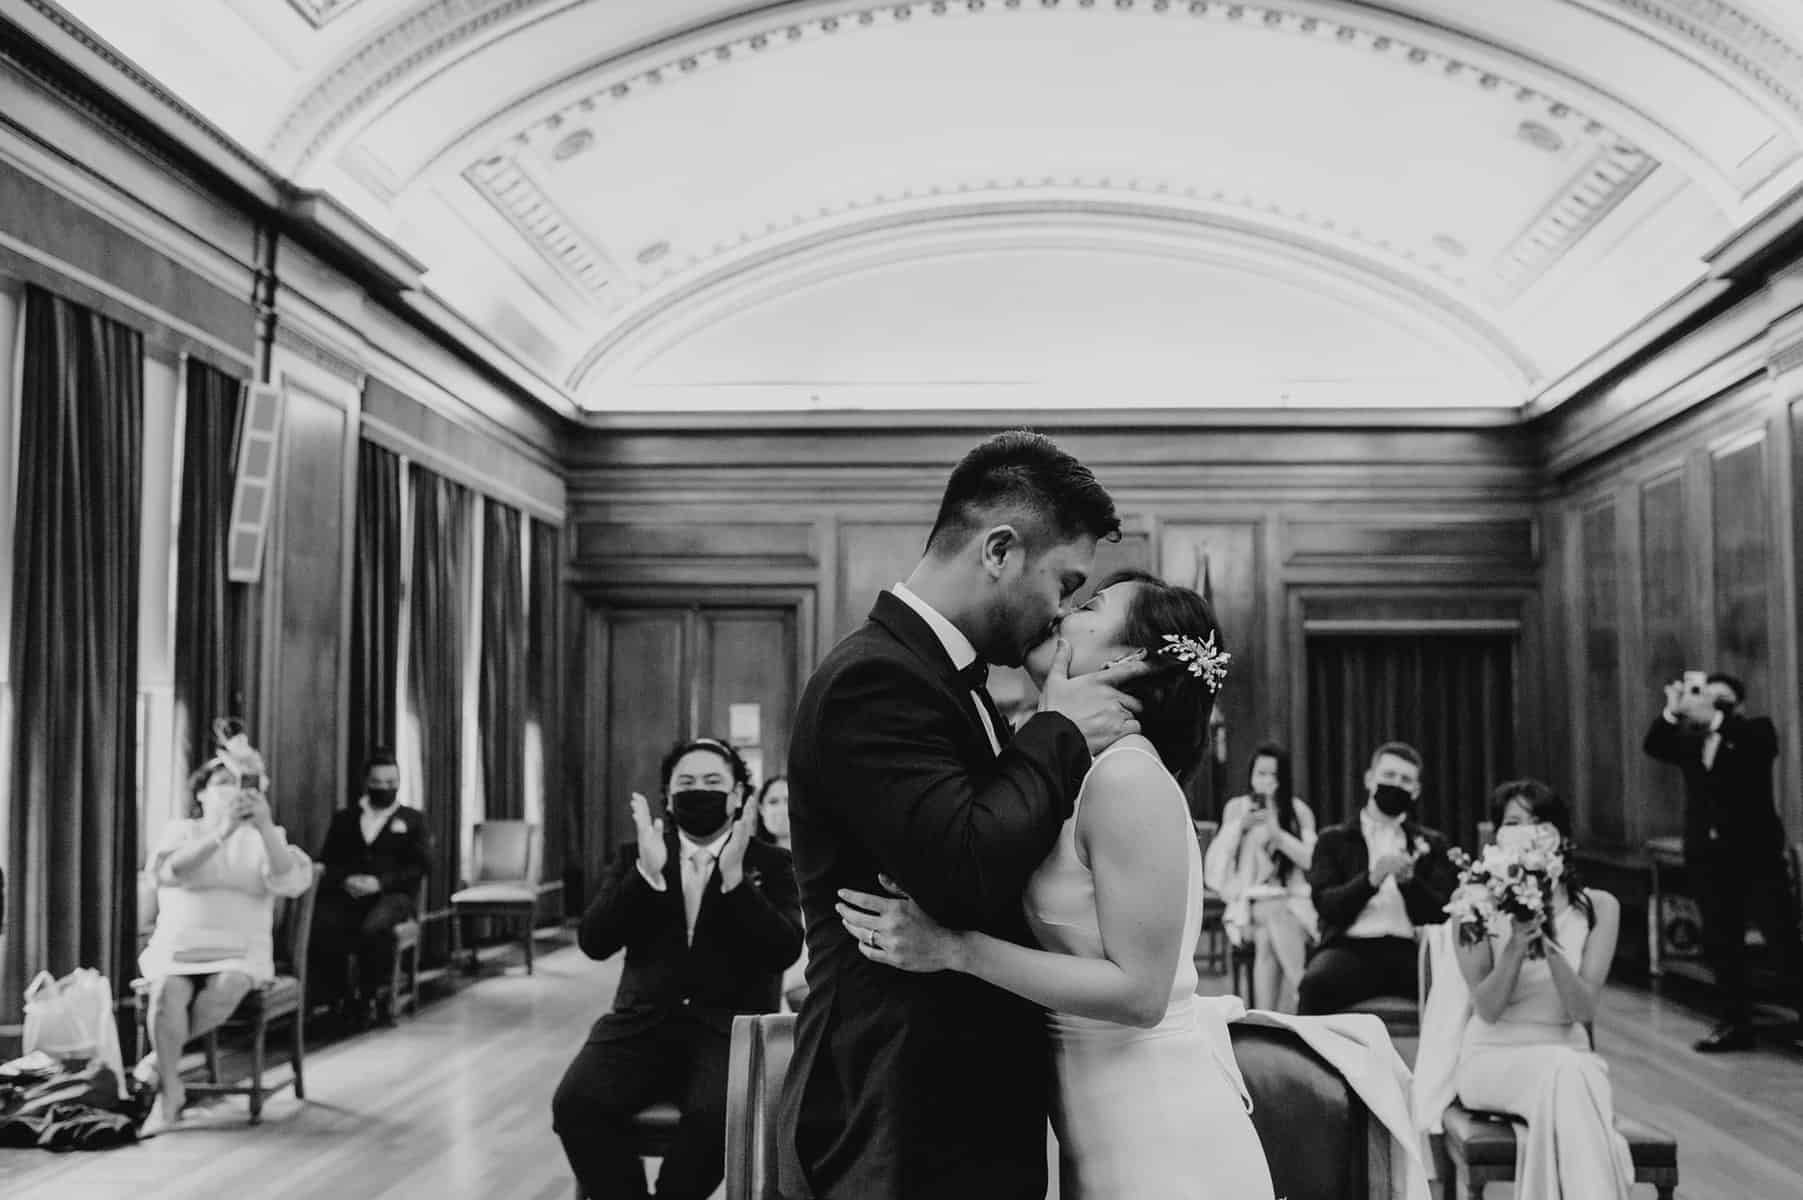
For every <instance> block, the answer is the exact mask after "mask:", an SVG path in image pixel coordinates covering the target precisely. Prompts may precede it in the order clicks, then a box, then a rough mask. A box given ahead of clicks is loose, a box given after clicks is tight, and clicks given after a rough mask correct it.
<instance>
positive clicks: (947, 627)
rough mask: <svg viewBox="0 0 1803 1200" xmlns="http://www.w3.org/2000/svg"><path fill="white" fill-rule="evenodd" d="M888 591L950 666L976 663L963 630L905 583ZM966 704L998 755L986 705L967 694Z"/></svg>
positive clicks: (974, 650)
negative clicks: (917, 617) (911, 613)
mask: <svg viewBox="0 0 1803 1200" xmlns="http://www.w3.org/2000/svg"><path fill="white" fill-rule="evenodd" d="M889 590H890V591H892V592H894V593H895V598H896V599H897V600H900V601H901V602H902V603H903V604H906V605H907V606H908V607H909V608H911V609H913V610H914V611H915V612H917V613H919V614H920V619H921V620H923V621H925V622H926V623H927V628H928V629H931V630H932V631H933V636H934V637H937V638H938V639H939V644H940V645H941V646H944V647H945V652H946V654H947V655H949V656H950V657H951V660H952V666H954V667H956V668H958V670H960V671H962V670H963V669H964V668H965V667H968V666H969V665H970V664H971V663H973V662H976V661H977V648H976V647H975V646H973V645H971V644H970V639H969V638H967V637H965V636H964V633H963V631H962V630H960V629H959V628H958V627H957V626H956V625H954V624H952V623H951V622H950V621H948V620H946V619H945V617H944V616H943V615H942V614H941V613H940V612H939V610H938V609H936V608H934V607H933V606H932V605H931V604H928V603H927V602H926V601H925V600H922V599H921V598H920V597H919V596H916V595H915V594H914V593H913V591H911V590H910V589H909V587H908V585H907V584H905V583H898V584H896V585H895V586H894V587H893V588H891V589H889ZM970 702H971V703H972V704H974V705H976V706H977V716H979V717H981V718H982V720H983V732H984V733H986V734H988V735H989V748H990V749H991V750H993V751H995V752H996V753H997V754H1000V753H1001V752H1002V740H1001V738H1000V737H999V736H998V735H997V733H996V728H995V725H994V724H993V723H991V721H990V717H989V705H987V704H985V703H983V699H982V697H980V696H978V695H977V694H976V693H975V692H972V693H971V694H970Z"/></svg>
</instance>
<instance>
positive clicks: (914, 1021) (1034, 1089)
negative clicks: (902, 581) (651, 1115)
mask: <svg viewBox="0 0 1803 1200" xmlns="http://www.w3.org/2000/svg"><path fill="white" fill-rule="evenodd" d="M997 733H998V735H999V737H1000V738H1001V739H1004V746H1003V750H1002V754H1001V756H1000V757H999V758H997V757H996V756H995V753H994V751H993V750H992V749H991V748H990V745H989V740H988V737H987V736H986V734H985V733H984V730H983V725H982V723H981V719H980V717H979V716H978V710H977V706H976V703H975V702H974V701H973V699H972V697H971V694H970V691H969V689H968V688H966V687H965V686H964V684H962V683H961V682H960V681H959V680H958V677H957V674H956V672H955V671H954V670H953V667H952V663H951V660H950V658H949V657H948V656H947V655H946V653H945V649H944V647H943V646H942V645H941V644H940V642H939V640H938V638H937V637H936V636H935V635H934V634H933V631H932V630H931V628H929V627H928V625H927V624H926V622H925V621H923V620H922V619H921V618H920V616H919V614H917V613H916V612H914V610H913V609H911V608H909V607H908V606H907V605H906V604H905V603H903V602H902V601H901V600H899V599H897V598H896V597H895V596H894V595H892V594H890V593H887V592H885V593H883V594H882V595H881V596H880V597H879V598H878V599H877V603H876V607H875V609H874V610H873V611H872V612H871V614H870V619H869V621H867V622H866V623H865V624H864V626H863V627H862V628H860V629H858V630H857V631H855V632H854V633H852V634H851V635H850V636H848V637H847V638H846V639H845V640H844V641H842V642H840V643H839V645H838V646H836V647H835V648H834V649H833V650H832V652H831V653H830V654H828V655H827V657H826V659H825V660H824V661H823V662H822V663H821V664H820V667H819V669H818V670H816V671H815V673H814V675H813V678H811V679H810V680H809V681H808V685H807V687H806V689H805V690H804V691H803V693H802V697H801V702H800V705H799V706H798V708H797V711H796V715H795V725H794V734H793V737H792V739H791V741H790V747H789V789H790V790H789V822H790V828H791V830H792V831H793V834H794V843H795V860H796V871H797V874H798V875H799V876H800V880H801V903H802V910H803V912H804V913H805V914H806V917H807V941H808V956H809V957H808V994H807V998H806V999H805V1000H804V1001H803V1003H802V1006H801V1012H800V1014H799V1016H798V1018H797V1025H796V1040H795V1054H794V1058H793V1059H792V1060H791V1063H790V1067H789V1072H788V1076H787V1078H786V1079H785V1081H784V1084H783V1093H782V1104H781V1112H780V1114H779V1116H778V1122H779V1123H778V1128H777V1137H778V1153H779V1155H780V1159H781V1161H780V1172H781V1189H782V1194H783V1195H784V1196H786V1197H794V1198H799V1197H807V1196H816V1197H820V1198H822V1200H827V1198H840V1197H843V1198H845V1200H917V1198H919V1197H926V1196H932V1197H935V1198H939V1200H960V1198H962V1197H972V1198H978V1197H980V1198H982V1200H1015V1198H1025V1197H1031V1198H1032V1200H1040V1198H1041V1197H1043V1196H1044V1194H1045V1187H1046V1172H1045V1157H1046V1155H1045V1121H1046V1112H1047V1106H1048V1103H1049V1095H1050V1092H1049V1085H1050V1078H1051V1075H1050V1073H1051V1055H1050V1047H1049V1045H1048V1043H1047V1039H1046V1034H1045V1013H1044V1011H1043V1010H1042V1009H1041V1008H1039V1007H1038V1006H1037V1005H1035V1004H1032V1003H1031V1002H1029V1001H1026V1000H1023V999H1021V998H1019V997H1017V996H1013V995H1010V994H1008V993H1006V992H1004V991H1001V990H1000V989H998V988H994V987H991V986H989V985H988V984H986V983H983V982H981V981H980V980H977V979H976V978H974V977H972V976H969V975H960V974H956V973H952V972H941V973H936V974H911V973H908V972H903V971H898V970H896V969H894V968H891V967H886V966H879V965H877V964H874V963H872V962H870V961H869V960H867V959H865V958H864V957H863V956H862V955H861V954H860V953H859V952H858V948H857V945H856V943H854V942H853V941H852V939H851V937H850V936H849V935H848V934H847V933H846V932H845V930H844V928H843V926H842V925H841V924H840V921H839V917H838V915H837V914H836V913H835V912H834V910H833V905H834V903H835V902H836V901H837V899H838V896H837V890H838V889H839V888H841V887H852V888H857V889H859V890H862V891H868V892H880V891H881V888H880V887H879V886H878V884H877V875H878V873H879V872H881V873H884V874H887V875H888V876H890V877H891V878H892V879H894V880H895V881H896V882H897V883H898V884H900V885H901V886H902V888H904V889H905V890H906V891H907V892H908V893H909V894H910V895H912V896H913V897H914V899H915V900H916V901H918V902H919V904H920V906H921V907H922V908H923V909H925V910H926V911H927V912H928V913H929V914H931V915H932V916H934V917H935V918H937V919H938V920H939V921H940V922H942V923H943V924H945V925H948V926H950V927H952V928H956V929H982V930H985V931H988V932H990V933H994V934H996V935H998V936H1001V937H1006V938H1009V939H1012V940H1014V941H1017V942H1022V943H1025V944H1032V943H1031V941H1030V939H1029V937H1028V934H1027V930H1026V920H1025V917H1024V915H1023V913H1022V910H1021V896H1022V893H1023V891H1024V890H1025V888H1026V883H1027V880H1028V878H1029V877H1030V876H1031V875H1032V873H1033V871H1034V870H1035V869H1036V868H1037V867H1038V866H1039V864H1040V862H1041V861H1043V860H1044V858H1045V857H1046V855H1047V854H1048V853H1050V851H1051V849H1052V847H1053V845H1054V844H1055V843H1056V841H1057V838H1058V833H1059V830H1060V828H1061V827H1062V825H1063V823H1064V820H1065V818H1067V817H1068V816H1070V814H1071V809H1072V805H1073V803H1074V801H1075V798H1076V794H1077V790H1078V788H1079V787H1080V786H1081V785H1082V782H1083V777H1084V775H1085V773H1086V772H1087V771H1088V769H1089V763H1090V757H1089V750H1088V747H1087V746H1086V745H1085V743H1084V739H1083V735H1082V734H1081V733H1080V732H1079V731H1078V729H1077V727H1076V726H1075V725H1074V724H1072V723H1071V721H1070V720H1068V719H1067V718H1065V717H1063V716H1060V715H1058V714H1055V713H1040V714H1038V715H1035V716H1034V717H1033V718H1032V719H1031V720H1029V721H1028V722H1027V723H1026V724H1025V725H1024V726H1022V728H1021V729H1020V730H1019V732H1018V733H1013V734H1011V733H1010V731H1009V730H1008V728H1007V727H1006V724H1005V723H1003V725H1002V726H1001V728H999V729H998V730H997Z"/></svg>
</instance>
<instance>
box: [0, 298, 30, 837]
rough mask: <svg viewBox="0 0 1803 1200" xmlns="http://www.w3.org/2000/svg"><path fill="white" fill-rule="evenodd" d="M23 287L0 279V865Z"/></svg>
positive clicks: (8, 798) (7, 814)
mask: <svg viewBox="0 0 1803 1200" xmlns="http://www.w3.org/2000/svg"><path fill="white" fill-rule="evenodd" d="M24 291H25V289H24V286H23V285H22V284H20V283H19V281H18V280H16V279H12V278H9V277H7V276H5V275H0V497H3V498H4V499H5V503H4V504H0V862H5V861H6V852H7V841H8V839H9V837H10V836H11V835H10V832H9V831H10V830H11V829H12V778H13V773H12V761H13V689H12V672H13V654H12V645H13V640H12V629H13V621H12V615H13V604H12V600H13V521H14V518H15V517H16V515H17V513H18V510H19V505H18V488H19V475H18V454H19V426H18V422H17V421H16V420H15V413H16V412H17V409H18V392H19V370H20V363H19V341H20V337H19V335H20V333H21V328H20V326H21V323H22V322H23V320H24V317H25V305H24Z"/></svg>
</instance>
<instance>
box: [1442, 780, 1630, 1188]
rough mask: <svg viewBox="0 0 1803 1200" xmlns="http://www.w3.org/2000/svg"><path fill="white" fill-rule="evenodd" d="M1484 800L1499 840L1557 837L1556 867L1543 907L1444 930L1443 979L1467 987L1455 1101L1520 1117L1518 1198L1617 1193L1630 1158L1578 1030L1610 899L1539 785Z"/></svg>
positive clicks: (1595, 986) (1598, 978) (1610, 928)
mask: <svg viewBox="0 0 1803 1200" xmlns="http://www.w3.org/2000/svg"><path fill="white" fill-rule="evenodd" d="M1490 808H1491V819H1492V820H1493V821H1495V822H1496V840H1497V842H1498V843H1501V844H1504V845H1507V844H1509V843H1510V842H1515V841H1519V842H1522V843H1523V844H1531V842H1532V841H1533V840H1534V839H1535V838H1536V836H1537V835H1539V836H1543V837H1546V838H1547V840H1548V841H1550V842H1551V843H1552V844H1554V845H1558V846H1561V847H1563V850H1564V855H1563V857H1564V863H1565V870H1564V874H1563V875H1562V876H1561V878H1560V879H1559V880H1558V881H1557V882H1556V883H1555V884H1554V885H1553V887H1552V895H1551V902H1550V904H1549V905H1548V909H1547V912H1546V913H1545V914H1544V915H1539V916H1535V917H1534V918H1533V919H1531V920H1519V919H1517V920H1514V921H1510V922H1505V923H1504V924H1503V926H1502V927H1501V928H1494V927H1492V928H1488V929H1486V927H1485V926H1484V925H1483V924H1481V923H1473V924H1470V925H1464V926H1461V927H1460V928H1459V929H1458V930H1456V931H1455V932H1456V936H1455V938H1454V947H1455V953H1456V954H1457V956H1458V965H1459V975H1460V976H1461V977H1462V978H1454V979H1451V980H1449V981H1448V982H1449V983H1450V984H1451V985H1452V986H1454V987H1458V986H1459V985H1461V984H1462V985H1464V987H1466V988H1468V989H1469V1000H1470V1009H1471V1015H1470V1019H1469V1020H1467V1021H1466V1022H1465V1024H1464V1030H1463V1033H1462V1035H1461V1036H1460V1038H1459V1041H1458V1043H1457V1046H1456V1053H1457V1056H1458V1058H1457V1066H1456V1068H1455V1073H1454V1076H1453V1082H1454V1084H1455V1085H1456V1087H1457V1089H1458V1097H1459V1103H1461V1104H1463V1105H1464V1106H1465V1107H1466V1108H1470V1109H1477V1110H1483V1111H1488V1112H1503V1113H1508V1114H1509V1115H1511V1116H1513V1117H1517V1118H1519V1119H1521V1120H1523V1121H1526V1122H1527V1130H1526V1132H1525V1133H1523V1134H1518V1135H1517V1136H1518V1137H1519V1139H1520V1143H1521V1144H1520V1147H1519V1149H1518V1151H1517V1155H1518V1157H1517V1163H1518V1166H1517V1169H1516V1176H1515V1195H1516V1196H1517V1197H1519V1198H1520V1200H1627V1197H1628V1193H1629V1190H1630V1189H1631V1188H1632V1187H1633V1186H1634V1164H1633V1160H1632V1159H1631V1157H1630V1156H1629V1153H1628V1143H1627V1141H1626V1139H1624V1138H1623V1137H1622V1136H1621V1135H1620V1134H1619V1133H1617V1132H1616V1130H1615V1098H1614V1093H1613V1091H1612V1090H1611V1088H1610V1086H1609V1069H1608V1067H1607V1066H1605V1065H1604V1063H1603V1060H1602V1059H1601V1058H1600V1057H1599V1056H1598V1055H1597V1053H1596V1051H1595V1050H1593V1049H1592V1048H1591V1045H1590V1035H1589V1033H1588V1032H1587V1030H1586V1028H1585V1026H1586V1023H1587V1022H1589V1021H1591V1020H1593V1019H1594V1018H1595V1016H1596V1007H1597V998H1598V997H1599V996H1600V995H1601V994H1602V990H1603V982H1604V980H1606V979H1607V978H1608V976H1609V965H1610V962H1611V961H1612V960H1613V959H1614V957H1615V940H1616V935H1617V933H1618V932H1619V931H1620V927H1621V905H1620V904H1619V903H1618V902H1617V901H1616V899H1615V897H1614V896H1611V895H1610V894H1609V893H1608V892H1604V891H1600V890H1598V889H1596V888H1586V887H1585V886H1584V885H1583V882H1582V881H1581V880H1580V879H1579V877H1578V869H1577V864H1576V863H1574V862H1573V861H1572V856H1571V850H1572V842H1571V813H1570V811H1569V810H1568V809H1567V808H1566V807H1565V802H1564V801H1563V800H1561V799H1560V798H1559V796H1558V794H1557V793H1556V792H1554V791H1553V790H1552V789H1551V788H1550V787H1548V786H1547V785H1546V784H1544V783H1541V782H1540V781H1539V780H1537V779H1517V780H1514V781H1513V782H1510V783H1505V784H1503V785H1502V786H1501V787H1499V788H1497V789H1496V791H1495V793H1494V794H1493V795H1492V796H1491V800H1490ZM1433 986H1434V990H1435V991H1436V992H1438V991H1439V989H1440V988H1441V986H1442V983H1441V981H1440V976H1439V975H1438V974H1436V975H1435V976H1434V985H1433ZM1439 1000H1440V997H1439V996H1435V997H1434V999H1433V1001H1432V1002H1430V1004H1437V1003H1438V1001H1439ZM1448 1049H1451V1048H1450V1047H1449V1048H1448ZM1430 1053H1432V1054H1436V1055H1437V1054H1439V1053H1442V1052H1441V1051H1439V1050H1437V1049H1434V1050H1430V1043H1429V1039H1428V1038H1427V1036H1426V1031H1425V1029H1424V1031H1423V1040H1422V1045H1421V1056H1422V1059H1424V1060H1425V1059H1427V1058H1428V1056H1429V1055H1430ZM1416 1065H1417V1068H1418V1071H1417V1074H1418V1075H1419V1076H1420V1077H1422V1078H1423V1079H1430V1078H1433V1077H1435V1076H1436V1074H1437V1073H1438V1072H1440V1071H1442V1070H1443V1068H1444V1066H1445V1065H1446V1064H1444V1063H1441V1062H1438V1061H1432V1062H1430V1061H1418V1062H1417V1064H1416ZM1441 1107H1442V1109H1443V1108H1444V1104H1443V1103H1442V1104H1441ZM1419 1116H1420V1114H1418V1119H1419Z"/></svg>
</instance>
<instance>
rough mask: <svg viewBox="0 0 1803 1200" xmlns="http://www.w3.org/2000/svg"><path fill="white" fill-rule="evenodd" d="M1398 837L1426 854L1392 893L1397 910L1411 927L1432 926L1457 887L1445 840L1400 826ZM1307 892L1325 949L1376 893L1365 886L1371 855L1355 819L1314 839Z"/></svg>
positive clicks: (1413, 824) (1419, 827)
mask: <svg viewBox="0 0 1803 1200" xmlns="http://www.w3.org/2000/svg"><path fill="white" fill-rule="evenodd" d="M1402 831H1403V834H1404V836H1405V837H1407V839H1408V844H1409V846H1410V847H1411V848H1413V847H1414V846H1415V844H1416V843H1417V841H1421V842H1425V843H1427V853H1425V854H1423V855H1421V856H1420V857H1419V858H1417V859H1416V860H1415V874H1414V877H1413V878H1411V879H1410V880H1409V881H1408V882H1407V883H1400V884H1398V885H1397V887H1398V888H1399V889H1400V890H1401V891H1402V900H1403V906H1404V907H1405V908H1407V909H1408V913H1409V921H1410V923H1412V924H1415V925H1438V924H1440V923H1441V922H1443V921H1445V920H1446V902H1447V901H1448V900H1451V899H1452V892H1453V888H1455V887H1456V886H1458V882H1459V869H1458V868H1457V867H1455V866H1453V863H1452V859H1450V858H1448V857H1447V854H1446V845H1447V843H1446V838H1445V836H1444V835H1443V834H1441V833H1440V832H1439V831H1437V830H1433V829H1429V828H1428V827H1427V826H1425V825H1420V824H1417V823H1416V822H1415V821H1413V820H1409V821H1404V822H1403V826H1402ZM1308 886H1309V892H1310V893H1311V894H1312V895H1313V897H1314V901H1315V912H1316V913H1317V914H1319V916H1320V918H1321V942H1320V944H1321V945H1322V946H1327V945H1330V944H1332V943H1333V942H1335V941H1338V940H1340V939H1342V938H1344V937H1345V936H1346V930H1348V929H1349V928H1351V927H1352V923H1353V922H1354V921H1356V920H1358V918H1359V914H1360V913H1362V912H1364V911H1365V905H1367V904H1369V903H1370V902H1371V897H1373V896H1375V895H1377V889H1376V888H1374V887H1372V886H1371V851H1370V848H1369V847H1368V846H1366V845H1365V830H1364V826H1363V825H1362V824H1360V821H1359V818H1358V817H1357V816H1354V817H1353V818H1352V820H1350V821H1347V822H1345V823H1344V824H1341V825H1332V826H1329V827H1328V828H1326V829H1323V830H1322V831H1321V834H1320V836H1319V837H1318V838H1316V839H1315V857H1314V860H1313V861H1312V862H1311V863H1310V865H1309V869H1308Z"/></svg>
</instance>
